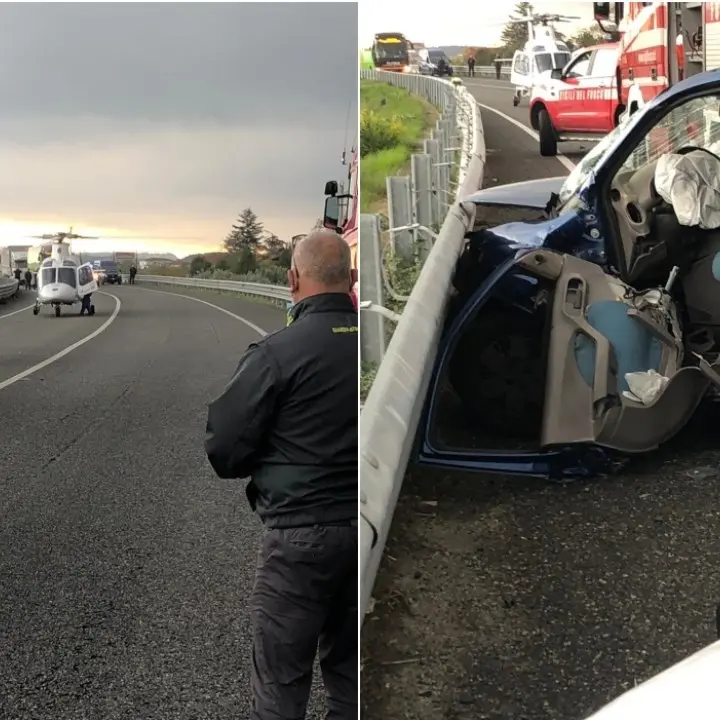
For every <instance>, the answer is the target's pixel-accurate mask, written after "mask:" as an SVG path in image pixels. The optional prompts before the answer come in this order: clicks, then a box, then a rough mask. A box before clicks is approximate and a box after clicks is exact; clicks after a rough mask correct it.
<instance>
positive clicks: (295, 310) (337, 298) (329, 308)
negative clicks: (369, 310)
mask: <svg viewBox="0 0 720 720" xmlns="http://www.w3.org/2000/svg"><path fill="white" fill-rule="evenodd" d="M324 312H347V313H356V312H357V311H356V310H355V306H354V305H353V301H352V298H351V297H350V294H349V293H347V294H346V293H322V294H320V295H311V296H310V297H306V298H305V299H304V300H301V301H300V302H299V303H297V305H293V307H292V309H291V310H290V315H291V317H292V319H293V321H295V320H297V319H298V318H300V317H302V316H303V315H310V314H311V313H324Z"/></svg>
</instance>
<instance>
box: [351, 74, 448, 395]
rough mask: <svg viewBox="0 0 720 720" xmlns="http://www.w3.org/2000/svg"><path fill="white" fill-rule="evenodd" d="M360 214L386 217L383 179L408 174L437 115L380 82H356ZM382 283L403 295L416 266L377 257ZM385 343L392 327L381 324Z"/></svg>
mask: <svg viewBox="0 0 720 720" xmlns="http://www.w3.org/2000/svg"><path fill="white" fill-rule="evenodd" d="M360 108H361V118H360V138H361V144H360V212H362V213H376V214H379V215H380V216H381V217H382V220H383V224H385V221H386V218H387V193H386V178H388V177H392V176H394V175H408V174H409V173H410V156H411V155H412V154H413V153H414V152H417V151H418V150H419V149H420V147H421V143H422V141H423V139H425V138H426V137H428V135H429V133H430V129H431V128H432V127H433V125H434V124H435V121H436V120H437V117H438V111H437V109H436V108H435V107H433V106H432V105H431V104H430V103H428V102H427V101H425V100H423V99H422V98H419V97H417V96H416V95H411V94H410V93H409V92H407V91H406V90H404V89H402V88H396V87H394V86H392V85H386V84H385V83H381V82H372V81H366V80H363V81H361V83H360ZM383 255H384V264H385V267H386V269H387V274H388V279H389V281H390V284H391V285H392V287H393V290H394V291H395V292H396V293H397V294H398V295H409V294H410V292H411V291H412V288H413V285H414V284H415V280H416V279H417V276H418V275H419V273H420V269H421V268H420V265H419V264H417V263H412V264H410V263H406V262H405V263H404V262H402V261H401V260H400V259H399V258H396V257H394V256H393V255H392V253H390V252H389V247H386V248H385V251H384V253H383ZM384 304H385V306H386V307H387V308H388V309H391V310H394V311H395V312H397V313H399V314H401V313H402V311H403V309H404V303H403V302H401V301H396V300H394V299H393V298H392V297H387V299H386V300H385V303H384ZM385 327H386V332H387V342H390V338H391V337H392V334H393V331H394V330H395V325H394V323H392V322H390V321H388V322H386V324H385ZM376 373H377V366H375V365H373V364H372V363H368V362H363V363H362V367H361V378H360V396H361V399H362V400H363V401H364V400H365V399H366V398H367V395H368V393H369V392H370V388H371V387H372V384H373V381H374V380H375V374H376Z"/></svg>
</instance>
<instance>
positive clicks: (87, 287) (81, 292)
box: [77, 263, 98, 298]
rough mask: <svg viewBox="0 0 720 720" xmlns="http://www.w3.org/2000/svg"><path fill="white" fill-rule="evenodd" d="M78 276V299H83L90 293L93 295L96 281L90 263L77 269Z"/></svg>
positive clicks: (96, 286) (96, 287)
mask: <svg viewBox="0 0 720 720" xmlns="http://www.w3.org/2000/svg"><path fill="white" fill-rule="evenodd" d="M77 276H78V283H77V286H78V297H81V298H82V297H85V296H86V295H89V294H90V293H94V292H95V291H96V290H97V289H98V285H97V280H95V274H94V273H93V267H92V265H91V264H90V263H86V264H85V265H81V266H80V267H79V268H78V269H77Z"/></svg>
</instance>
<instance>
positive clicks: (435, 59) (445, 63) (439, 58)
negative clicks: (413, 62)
mask: <svg viewBox="0 0 720 720" xmlns="http://www.w3.org/2000/svg"><path fill="white" fill-rule="evenodd" d="M419 68H420V73H421V74H422V75H433V76H435V77H452V75H453V67H452V63H451V62H450V58H448V56H447V55H446V54H445V53H444V52H443V51H442V50H428V51H427V57H426V58H424V59H421V60H420V64H419Z"/></svg>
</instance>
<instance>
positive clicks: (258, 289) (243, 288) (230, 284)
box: [123, 273, 292, 302]
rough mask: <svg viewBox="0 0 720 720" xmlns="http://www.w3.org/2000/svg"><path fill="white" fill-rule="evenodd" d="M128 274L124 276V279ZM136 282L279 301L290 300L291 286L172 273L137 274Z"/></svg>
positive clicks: (124, 279)
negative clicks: (177, 275) (180, 275)
mask: <svg viewBox="0 0 720 720" xmlns="http://www.w3.org/2000/svg"><path fill="white" fill-rule="evenodd" d="M126 280H127V276H126V275H125V276H123V281H126ZM135 282H136V283H147V284H153V285H176V286H179V287H188V288H202V289H204V290H215V291H217V292H235V293H241V294H243V295H257V296H259V297H265V298H270V299H271V300H277V301H278V302H289V301H290V300H291V299H292V298H291V296H290V288H288V287H285V286H283V285H266V284H265V283H252V282H241V281H239V280H213V279H210V278H190V277H172V276H170V275H143V274H142V273H138V274H137V275H136V276H135Z"/></svg>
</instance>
